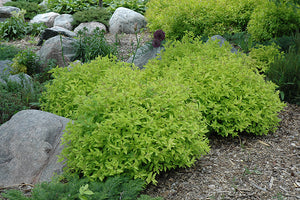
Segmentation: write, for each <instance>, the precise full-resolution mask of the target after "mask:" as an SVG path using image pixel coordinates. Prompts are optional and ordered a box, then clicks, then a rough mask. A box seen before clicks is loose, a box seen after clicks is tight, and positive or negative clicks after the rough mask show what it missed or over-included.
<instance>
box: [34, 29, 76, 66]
mask: <svg viewBox="0 0 300 200" xmlns="http://www.w3.org/2000/svg"><path fill="white" fill-rule="evenodd" d="M76 41H77V40H76V39H74V38H69V37H64V36H60V35H57V36H55V37H52V38H50V39H48V40H46V41H45V42H44V44H43V46H42V48H41V49H40V50H39V51H38V52H37V55H38V56H39V58H40V61H41V62H42V63H44V67H47V63H48V62H49V61H50V60H54V61H55V62H56V64H57V65H58V66H59V67H66V66H68V64H69V63H70V62H72V61H74V58H75V54H76V47H75V46H74V42H76ZM62 49H63V53H62Z"/></svg>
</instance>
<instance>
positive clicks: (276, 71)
mask: <svg viewBox="0 0 300 200" xmlns="http://www.w3.org/2000/svg"><path fill="white" fill-rule="evenodd" d="M266 75H267V77H268V78H269V79H270V80H271V81H273V82H274V83H276V84H277V85H278V89H279V90H280V95H281V99H282V100H284V101H286V102H289V103H295V104H298V105H300V34H299V33H298V35H297V40H296V43H295V46H294V47H291V48H290V50H289V52H288V53H286V54H285V55H284V57H277V59H275V61H274V62H273V63H272V64H271V65H270V67H269V69H268V70H267V71H266Z"/></svg>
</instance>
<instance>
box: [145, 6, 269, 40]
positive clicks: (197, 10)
mask: <svg viewBox="0 0 300 200" xmlns="http://www.w3.org/2000/svg"><path fill="white" fill-rule="evenodd" d="M261 1H264V0H259V1H255V0H243V1H237V0H225V1H224V0H215V1H211V0H204V1H203V0H202V1H200V0H190V1H181V0H151V1H149V3H148V4H147V10H146V13H145V16H146V18H147V21H148V27H149V29H150V31H155V30H158V29H162V30H164V31H165V32H166V36H167V38H169V39H180V38H182V37H183V36H184V34H185V32H186V31H189V32H193V33H194V34H195V35H207V36H211V35H215V34H219V35H223V34H224V33H226V32H228V33H235V32H242V31H245V30H246V27H247V24H248V22H249V20H250V16H251V13H252V11H253V9H254V8H255V7H256V5H257V4H259V3H260V2H261Z"/></svg>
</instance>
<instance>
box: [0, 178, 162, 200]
mask: <svg viewBox="0 0 300 200" xmlns="http://www.w3.org/2000/svg"><path fill="white" fill-rule="evenodd" d="M143 186H144V182H143V181H141V180H139V179H137V180H131V179H129V178H127V177H123V176H117V177H112V178H108V179H107V180H106V181H105V182H90V181H88V179H79V178H78V177H75V176H74V177H72V178H71V179H68V180H67V182H66V183H61V182H59V181H57V180H54V181H52V182H50V183H46V182H44V183H41V184H38V185H36V186H35V188H34V189H33V192H32V195H31V197H25V196H24V195H23V194H22V192H20V191H18V190H9V191H7V193H3V194H2V196H3V197H5V198H8V199H9V200H58V199H59V200H60V199H64V200H79V199H81V200H85V199H86V200H119V199H122V200H136V199H141V200H159V198H151V197H149V196H143V197H142V198H138V194H139V193H140V192H141V191H142V189H143Z"/></svg>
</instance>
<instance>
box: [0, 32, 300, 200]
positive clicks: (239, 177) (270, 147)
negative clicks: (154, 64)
mask: <svg viewBox="0 0 300 200" xmlns="http://www.w3.org/2000/svg"><path fill="white" fill-rule="evenodd" d="M138 37H139V38H141V44H143V43H145V42H146V41H149V40H150V39H151V35H150V34H149V33H144V34H139V35H138ZM106 38H107V40H108V41H109V42H110V43H115V42H116V41H117V43H118V44H119V46H118V48H119V58H120V59H121V60H126V59H127V58H128V57H129V56H130V55H131V54H132V52H133V51H134V50H135V46H136V38H135V35H134V34H121V35H119V36H118V37H117V39H116V37H115V36H114V35H109V34H107V35H106ZM30 40H31V43H32V44H30V45H31V46H32V47H34V43H33V42H32V40H33V39H32V38H29V39H24V40H21V41H16V42H12V43H11V44H14V45H16V46H19V47H26V46H27V47H28V45H29V43H28V41H30ZM34 40H36V41H37V40H38V39H37V38H35V39H34ZM36 50H38V49H36ZM279 117H280V118H281V119H282V121H281V122H280V126H279V128H278V130H277V131H276V132H275V133H273V134H269V135H267V136H253V135H249V134H244V135H241V136H240V137H235V138H231V137H228V138H222V137H219V136H211V137H210V145H211V151H210V152H209V154H208V155H206V156H203V157H202V158H200V159H199V160H198V161H197V162H196V163H195V164H194V165H193V166H192V167H190V168H186V169H177V170H172V171H169V172H166V173H162V174H160V176H158V177H157V180H158V184H157V185H156V186H154V185H150V186H148V187H147V188H146V189H145V191H144V193H145V194H148V195H150V196H153V197H155V196H161V197H163V198H164V199H165V200H202V199H204V200H206V199H207V200H210V199H211V200H214V199H224V200H226V199H228V200H237V199H247V200H248V199H249V200H252V199H253V200H254V199H257V200H258V199H259V200H267V199H278V200H279V199H287V200H298V199H300V106H296V105H291V104H288V106H287V107H286V108H285V110H284V111H283V112H281V113H280V114H279ZM13 188H17V189H20V190H23V191H27V192H28V190H30V189H31V188H32V186H31V185H30V184H22V185H16V186H13ZM23 188H25V189H23ZM4 189H5V188H0V192H1V191H3V190H4Z"/></svg>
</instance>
